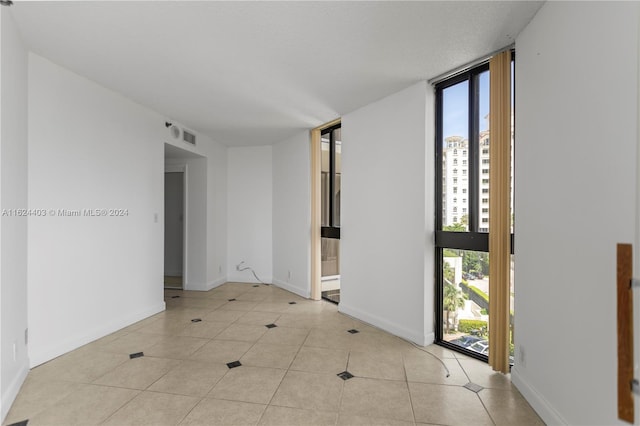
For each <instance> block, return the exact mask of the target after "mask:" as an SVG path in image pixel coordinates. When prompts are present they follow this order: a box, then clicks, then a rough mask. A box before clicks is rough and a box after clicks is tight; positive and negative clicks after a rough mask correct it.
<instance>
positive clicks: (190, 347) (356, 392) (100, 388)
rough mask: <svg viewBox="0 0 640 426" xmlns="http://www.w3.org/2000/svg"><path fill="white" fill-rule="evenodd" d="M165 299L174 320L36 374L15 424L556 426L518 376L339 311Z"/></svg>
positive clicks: (260, 294) (172, 294)
mask: <svg viewBox="0 0 640 426" xmlns="http://www.w3.org/2000/svg"><path fill="white" fill-rule="evenodd" d="M178 296H179V297H178ZM165 299H166V302H167V310H166V311H165V312H162V313H160V314H157V315H155V316H153V317H150V318H147V319H145V320H143V321H140V322H138V323H136V324H133V325H131V326H129V327H126V328H124V329H122V330H120V331H118V332H116V333H113V334H111V335H109V336H106V337H104V338H102V339H100V340H97V341H95V342H93V343H90V344H88V345H85V346H83V347H81V348H79V349H77V350H75V351H72V352H70V353H68V354H66V355H63V356H61V357H59V358H56V359H54V360H52V361H50V362H48V363H46V364H43V365H41V366H39V367H36V368H34V369H33V370H31V372H30V373H29V376H28V378H27V380H26V382H25V384H24V385H23V387H22V390H21V391H20V394H19V395H18V398H17V399H16V401H15V403H14V404H13V407H12V408H11V411H10V412H9V414H8V416H7V419H6V420H5V425H8V424H12V423H15V422H19V421H22V420H27V419H28V420H29V423H28V424H29V426H36V425H65V426H67V425H93V424H105V425H177V424H179V425H256V424H259V425H280V426H283V425H422V424H434V425H485V424H486V425H494V424H495V425H540V424H543V422H542V421H541V420H540V418H539V417H538V416H537V415H536V413H535V412H534V411H533V410H532V409H531V407H530V406H529V404H527V402H526V401H525V400H524V398H523V397H522V396H521V395H520V393H519V392H518V391H517V390H516V389H515V388H514V387H513V386H512V385H511V382H510V380H509V377H508V376H504V375H501V374H498V373H494V372H493V371H492V370H491V369H490V368H489V367H488V366H487V365H486V364H484V363H482V362H480V361H476V360H474V359H472V358H468V357H466V356H463V355H460V354H457V353H454V352H451V351H448V350H446V349H443V348H441V347H438V346H433V345H432V346H428V347H427V348H424V349H423V350H421V349H419V348H416V347H414V346H413V345H411V344H409V343H407V342H405V341H403V340H401V339H399V338H397V337H394V336H392V335H390V334H388V333H385V332H382V331H380V330H378V329H376V328H374V327H371V326H368V325H367V324H365V323H362V322H360V321H357V320H355V319H353V318H350V317H348V316H346V315H343V314H341V313H339V312H338V311H337V307H336V305H333V304H331V303H328V302H324V301H321V302H314V301H309V300H305V299H303V298H301V297H298V296H296V295H294V294H292V293H289V292H286V291H284V290H281V289H279V288H277V287H274V286H265V285H260V286H254V285H252V284H240V283H227V284H224V285H222V286H220V287H218V288H216V289H213V290H211V291H209V292H189V291H179V290H167V291H166V292H165ZM229 299H235V300H233V301H230V300H229ZM291 302H296V303H295V304H292V303H291ZM196 318H200V319H202V321H200V322H192V319H196ZM267 324H276V325H277V327H274V328H267V327H265V325H267ZM350 329H356V330H358V331H359V333H354V334H352V333H349V332H347V330H350ZM425 351H426V352H425ZM136 352H143V353H144V356H143V357H140V358H135V359H130V358H129V354H131V353H136ZM427 352H429V353H427ZM432 354H433V355H436V356H438V357H440V358H441V359H442V360H443V361H444V363H445V364H446V365H447V367H448V368H449V370H450V373H451V374H450V376H449V377H446V375H445V370H444V368H443V367H442V365H441V364H440V362H439V361H438V360H437V359H436V358H435V357H434V356H433V355H432ZM232 361H240V362H241V364H242V365H241V366H240V367H236V368H232V369H230V368H228V367H227V365H226V364H227V363H229V362H232ZM345 370H347V371H349V372H350V373H352V374H353V375H354V376H355V377H353V378H351V379H348V380H346V381H345V380H342V379H341V378H339V377H338V376H337V374H338V373H341V372H343V371H345ZM470 381H471V382H473V383H476V384H479V385H481V386H483V387H484V389H483V390H481V391H480V392H478V393H475V392H472V391H470V390H468V389H466V388H464V387H463V385H465V384H466V383H468V382H470Z"/></svg>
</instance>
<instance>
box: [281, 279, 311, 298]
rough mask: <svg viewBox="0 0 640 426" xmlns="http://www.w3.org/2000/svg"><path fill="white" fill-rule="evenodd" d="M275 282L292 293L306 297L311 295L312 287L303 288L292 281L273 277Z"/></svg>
mask: <svg viewBox="0 0 640 426" xmlns="http://www.w3.org/2000/svg"><path fill="white" fill-rule="evenodd" d="M273 284H274V285H276V286H278V287H280V288H281V289H283V290H287V291H290V292H291V293H294V294H297V295H298V296H300V297H304V298H305V299H308V298H310V297H311V289H301V288H299V287H296V286H294V285H293V284H291V283H288V282H285V281H281V280H279V279H276V278H274V279H273Z"/></svg>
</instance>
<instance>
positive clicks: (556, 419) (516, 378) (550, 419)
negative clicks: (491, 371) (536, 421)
mask: <svg viewBox="0 0 640 426" xmlns="http://www.w3.org/2000/svg"><path fill="white" fill-rule="evenodd" d="M511 383H513V385H514V386H515V387H516V388H517V389H518V390H519V391H520V393H521V394H522V396H524V399H526V400H527V402H528V403H529V405H531V407H532V408H533V409H534V410H535V411H536V413H538V415H539V416H540V418H541V419H542V420H543V421H544V422H545V423H546V424H547V425H568V424H569V423H567V421H566V420H565V419H563V418H562V416H561V415H560V413H558V411H556V409H555V408H553V406H552V405H551V404H550V403H549V401H547V400H546V399H545V397H544V396H542V395H541V394H540V393H539V392H538V391H537V390H536V389H535V388H534V387H533V386H530V385H529V384H528V383H527V381H526V379H524V378H523V377H522V375H520V373H519V372H518V367H517V366H514V367H513V368H512V369H511Z"/></svg>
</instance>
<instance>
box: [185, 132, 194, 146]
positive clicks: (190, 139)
mask: <svg viewBox="0 0 640 426" xmlns="http://www.w3.org/2000/svg"><path fill="white" fill-rule="evenodd" d="M182 140H183V141H185V142H187V143H190V144H191V145H195V144H196V135H194V134H193V133H191V132H188V131H186V130H183V131H182Z"/></svg>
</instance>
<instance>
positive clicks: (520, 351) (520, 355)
mask: <svg viewBox="0 0 640 426" xmlns="http://www.w3.org/2000/svg"><path fill="white" fill-rule="evenodd" d="M518 364H520V365H521V366H523V367H526V366H527V358H526V356H525V351H524V346H522V345H520V346H518Z"/></svg>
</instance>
